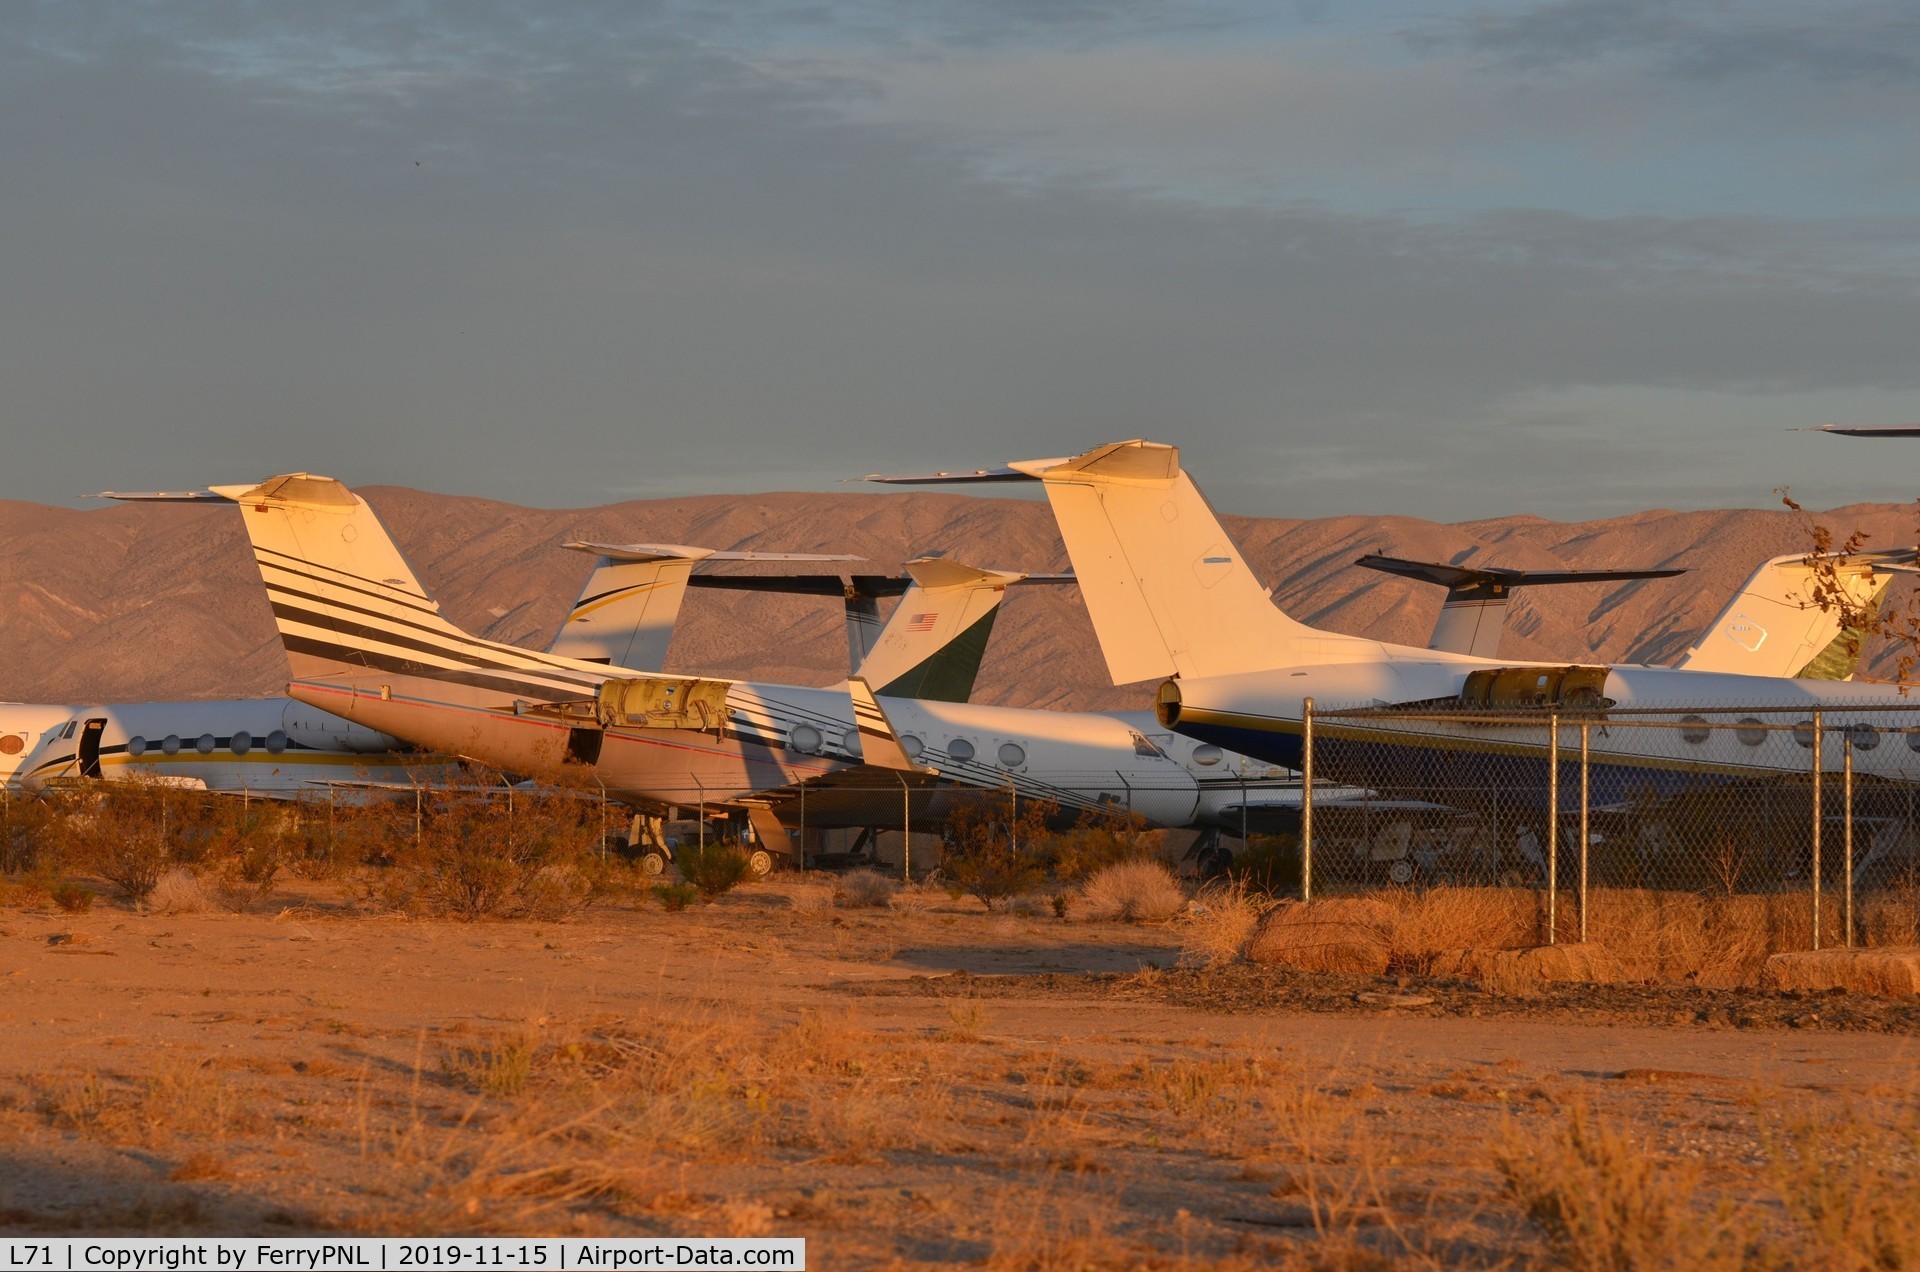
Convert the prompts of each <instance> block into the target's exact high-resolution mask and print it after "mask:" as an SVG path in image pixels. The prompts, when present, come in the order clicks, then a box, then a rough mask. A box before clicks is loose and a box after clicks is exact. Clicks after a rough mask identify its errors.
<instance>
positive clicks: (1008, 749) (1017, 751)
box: [1000, 742, 1027, 768]
mask: <svg viewBox="0 0 1920 1272" xmlns="http://www.w3.org/2000/svg"><path fill="white" fill-rule="evenodd" d="M1026 762H1027V748H1025V747H1024V746H1021V745H1020V744H1019V743H1018V742H1002V743H1001V744H1000V767H1002V768H1019V767H1020V766H1021V765H1022V764H1025V763H1026Z"/></svg>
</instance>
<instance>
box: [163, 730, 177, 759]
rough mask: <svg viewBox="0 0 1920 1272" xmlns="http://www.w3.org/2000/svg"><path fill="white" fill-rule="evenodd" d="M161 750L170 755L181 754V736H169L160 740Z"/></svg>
mask: <svg viewBox="0 0 1920 1272" xmlns="http://www.w3.org/2000/svg"><path fill="white" fill-rule="evenodd" d="M160 749H161V750H162V751H165V752H166V753H167V754H168V755H178V754H180V735H179V734H178V733H169V734H167V736H166V737H164V738H162V739H161V740H160Z"/></svg>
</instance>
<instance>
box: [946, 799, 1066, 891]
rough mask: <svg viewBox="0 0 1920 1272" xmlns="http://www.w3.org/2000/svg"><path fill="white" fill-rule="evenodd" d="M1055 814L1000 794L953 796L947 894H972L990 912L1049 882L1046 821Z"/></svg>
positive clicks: (1050, 806)
mask: <svg viewBox="0 0 1920 1272" xmlns="http://www.w3.org/2000/svg"><path fill="white" fill-rule="evenodd" d="M1057 811H1058V806H1057V805H1055V804H1050V803H1046V802H1043V801H1040V800H1034V799H1028V800H1019V799H1017V798H1016V797H1015V796H1013V795H1012V794H1010V793H1005V792H998V791H996V792H993V793H990V794H989V793H980V794H976V795H973V796H970V797H969V796H960V797H957V799H956V802H955V804H954V807H953V812H952V814H951V815H950V816H949V819H948V822H947V844H946V853H945V856H944V858H943V860H942V863H941V869H942V870H943V871H944V872H945V874H946V877H947V880H948V890H949V891H950V892H952V893H953V895H954V896H964V895H967V894H969V893H971V894H972V895H973V896H976V897H978V898H980V900H981V902H982V903H983V904H985V905H986V907H987V909H989V910H993V909H997V908H999V907H1000V906H1001V905H1003V904H1005V903H1006V902H1007V900H1008V898H1010V897H1017V896H1020V895H1021V894H1023V893H1028V892H1032V891H1033V890H1034V889H1035V888H1038V887H1039V886H1040V884H1041V883H1042V882H1043V881H1044V880H1045V879H1046V877H1047V867H1048V862H1049V846H1048V837H1047V822H1048V820H1049V819H1050V818H1051V817H1052V816H1053V814H1054V813H1055V812H1057Z"/></svg>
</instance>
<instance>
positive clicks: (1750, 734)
mask: <svg viewBox="0 0 1920 1272" xmlns="http://www.w3.org/2000/svg"><path fill="white" fill-rule="evenodd" d="M1733 736H1734V737H1736V738H1739V739H1740V745H1741V746H1759V745H1760V744H1761V743H1762V742H1765V741H1766V740H1767V726H1766V725H1764V724H1762V723H1761V722H1760V721H1759V720H1756V719H1755V718H1754V717H1752V716H1741V717H1740V723H1739V724H1738V725H1736V726H1735V727H1734V730H1733Z"/></svg>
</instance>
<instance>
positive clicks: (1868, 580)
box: [1674, 552, 1908, 680]
mask: <svg viewBox="0 0 1920 1272" xmlns="http://www.w3.org/2000/svg"><path fill="white" fill-rule="evenodd" d="M1907 555H1908V554H1896V553H1871V552H1869V553H1862V554H1859V555H1857V556H1852V557H1848V558H1846V559H1845V560H1843V561H1840V562H1837V563H1836V565H1835V567H1834V568H1835V575H1836V581H1837V582H1838V583H1839V584H1840V586H1842V587H1843V588H1844V589H1845V590H1846V592H1847V595H1848V597H1849V598H1850V599H1851V601H1852V603H1853V605H1854V606H1855V607H1856V609H1858V610H1861V611H1867V610H1870V609H1871V607H1873V606H1875V605H1877V604H1878V603H1879V600H1880V597H1881V595H1882V594H1883V593H1885V592H1886V590H1887V586H1888V584H1890V583H1891V582H1892V581H1893V575H1892V574H1891V573H1889V572H1888V571H1887V570H1885V569H1876V568H1875V566H1876V564H1879V565H1886V564H1891V563H1895V562H1897V561H1898V560H1900V559H1903V558H1905V557H1907ZM1814 587H1815V579H1814V576H1813V569H1812V567H1810V566H1809V565H1808V564H1807V559H1806V557H1805V556H1778V557H1774V558H1773V559H1772V560H1771V561H1767V562H1765V563H1764V564H1762V565H1761V566H1760V568H1759V569H1757V570H1755V571H1754V572H1753V576H1752V577H1751V578H1749V579H1748V580H1747V582H1746V585H1745V586H1744V587H1742V588H1741V589H1740V592H1739V594H1738V595H1736V596H1735V597H1734V598H1733V600H1732V601H1731V602H1729V603H1728V605H1727V607H1726V608H1725V609H1723V610H1721V611H1720V616H1719V617H1718V618H1716V619H1714V620H1713V623H1712V624H1711V625H1710V626H1709V627H1708V628H1707V631H1706V634H1705V635H1704V636H1702V637H1701V638H1700V642H1699V643H1698V644H1696V645H1695V646H1693V648H1691V649H1689V650H1687V652H1686V653H1685V654H1683V655H1681V657H1680V660H1679V661H1678V662H1676V663H1675V664H1674V666H1675V667H1680V668H1684V669H1686V670H1688V671H1719V672H1732V673H1737V674H1741V675H1748V676H1791V677H1795V678H1797V679H1801V680H1850V679H1852V678H1853V674H1854V672H1855V671H1856V670H1857V669H1858V667H1859V664H1860V654H1861V651H1862V650H1863V649H1864V648H1865V645H1866V641H1865V639H1864V637H1863V635H1862V634H1861V633H1860V632H1859V631H1858V630H1857V629H1853V628H1846V629H1843V628H1842V627H1841V616H1840V615H1839V614H1837V613H1834V612H1833V611H1831V610H1828V609H1823V608H1821V607H1820V606H1818V605H1816V604H1814V603H1813V601H1812V599H1811V597H1812V596H1813V591H1814Z"/></svg>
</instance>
